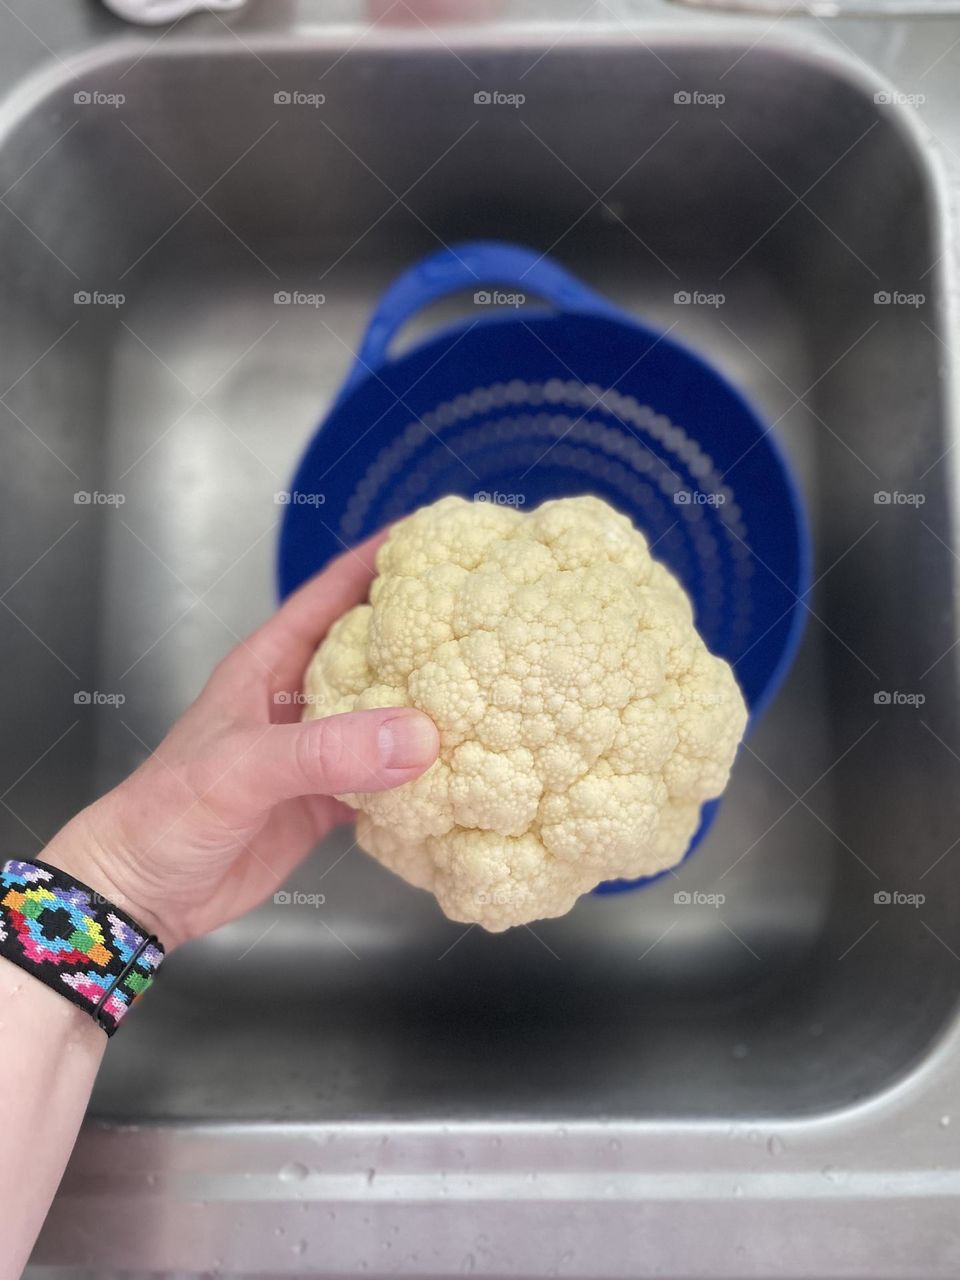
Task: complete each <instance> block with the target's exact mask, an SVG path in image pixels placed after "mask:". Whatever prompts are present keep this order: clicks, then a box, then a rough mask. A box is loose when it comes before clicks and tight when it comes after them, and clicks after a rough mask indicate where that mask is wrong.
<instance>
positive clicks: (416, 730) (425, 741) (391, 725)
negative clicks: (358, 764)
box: [377, 711, 437, 769]
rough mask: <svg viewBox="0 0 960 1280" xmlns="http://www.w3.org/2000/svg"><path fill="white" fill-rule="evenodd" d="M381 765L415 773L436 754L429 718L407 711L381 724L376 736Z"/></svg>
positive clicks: (417, 712)
mask: <svg viewBox="0 0 960 1280" xmlns="http://www.w3.org/2000/svg"><path fill="white" fill-rule="evenodd" d="M377 746H378V748H379V750H380V761H381V763H382V764H383V765H385V766H386V768H388V769H416V768H419V767H420V766H421V765H425V764H431V763H432V762H433V759H434V757H435V756H436V754H437V730H436V727H435V726H434V723H433V721H432V720H431V719H430V718H429V716H425V715H424V714H423V713H422V712H420V711H408V712H404V713H403V714H402V715H398V716H391V718H390V719H389V720H384V722H383V724H382V725H381V726H380V729H379V731H378V733H377Z"/></svg>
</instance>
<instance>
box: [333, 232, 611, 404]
mask: <svg viewBox="0 0 960 1280" xmlns="http://www.w3.org/2000/svg"><path fill="white" fill-rule="evenodd" d="M494 285H510V286H512V287H513V288H515V289H517V290H523V291H524V292H525V293H531V294H535V295H536V296H537V297H539V298H543V299H544V300H545V301H546V302H552V303H553V304H554V306H556V307H562V308H563V309H564V310H566V311H579V312H590V313H592V314H600V315H605V316H608V317H611V318H614V319H622V318H623V317H622V316H621V314H620V312H618V311H617V309H616V307H614V306H613V305H612V304H611V303H609V302H607V301H606V299H605V298H602V297H601V296H600V295H599V294H596V293H594V292H593V290H592V289H588V288H587V287H586V285H584V284H581V282H580V281H579V280H578V279H576V277H575V276H572V275H570V274H569V273H568V272H566V271H564V269H563V268H562V267H559V266H557V264H556V263H555V262H553V261H552V260H551V259H550V258H547V257H545V256H544V255H543V254H541V253H538V252H537V251H536V249H527V248H525V247H524V246H523V245H516V244H508V243H506V242H504V241H500V240H471V241H467V242H466V243H463V244H457V245H453V246H451V247H449V248H445V249H440V250H438V251H437V252H436V253H432V254H430V256H429V257H427V258H423V259H421V261H420V262H417V263H415V264H414V265H413V266H412V267H410V268H409V269H408V270H407V271H405V272H404V273H403V275H401V276H400V277H399V278H398V279H397V280H395V281H394V282H393V284H392V285H391V286H390V288H389V289H387V291H386V293H384V294H383V296H382V297H381V299H380V301H379V302H378V303H377V306H376V309H375V310H374V313H373V315H372V316H371V318H370V323H369V324H368V325H367V330H366V333H365V334H364V335H363V340H362V341H361V343H360V349H359V351H358V352H357V358H356V361H355V362H354V366H353V368H352V369H351V371H350V374H349V376H348V377H347V381H346V383H345V384H344V387H343V390H342V392H341V398H342V397H343V396H345V395H346V394H347V393H348V392H349V391H352V390H353V388H354V386H355V385H356V384H357V383H359V382H362V381H363V379H364V378H366V377H367V376H368V375H369V373H370V372H371V371H372V370H374V369H377V368H378V367H379V366H380V365H382V364H383V363H384V362H385V361H386V359H387V351H388V349H389V347H390V343H391V341H392V339H393V338H394V337H395V335H396V334H397V333H398V332H399V331H400V329H402V328H403V326H404V325H405V324H406V323H407V321H408V320H410V319H412V318H413V317H414V316H415V315H416V314H417V312H418V311H422V310H423V308H424V307H427V306H429V305H430V304H431V303H432V302H436V301H438V300H439V299H440V298H444V297H446V296H447V295H448V294H451V293H459V292H460V291H461V290H463V289H474V290H477V291H481V290H487V289H489V288H490V287H492V286H494Z"/></svg>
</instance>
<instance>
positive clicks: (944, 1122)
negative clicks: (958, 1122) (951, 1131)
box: [940, 1115, 950, 1129]
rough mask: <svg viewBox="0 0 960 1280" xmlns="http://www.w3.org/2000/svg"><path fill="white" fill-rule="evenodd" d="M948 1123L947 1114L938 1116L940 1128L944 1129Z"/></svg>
mask: <svg viewBox="0 0 960 1280" xmlns="http://www.w3.org/2000/svg"><path fill="white" fill-rule="evenodd" d="M949 1125H950V1117H949V1116H948V1115H942V1116H941V1117H940V1128H941V1129H946V1128H948V1127H949Z"/></svg>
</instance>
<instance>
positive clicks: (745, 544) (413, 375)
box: [278, 241, 810, 893]
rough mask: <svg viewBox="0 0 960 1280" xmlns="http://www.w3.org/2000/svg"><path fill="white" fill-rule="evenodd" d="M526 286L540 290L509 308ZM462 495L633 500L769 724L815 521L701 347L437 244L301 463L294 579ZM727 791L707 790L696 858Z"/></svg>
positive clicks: (490, 255)
mask: <svg viewBox="0 0 960 1280" xmlns="http://www.w3.org/2000/svg"><path fill="white" fill-rule="evenodd" d="M464 290H469V291H472V292H473V294H474V305H473V306H472V307H471V313H472V314H471V318H470V319H468V320H462V319H461V320H460V321H458V322H457V323H456V324H453V325H448V326H445V327H443V328H442V329H441V330H440V331H439V332H436V333H434V334H433V336H431V337H429V338H427V339H426V340H424V341H421V342H418V343H417V344H416V346H415V347H414V348H413V349H412V350H407V351H406V352H404V353H403V354H401V355H399V356H396V357H394V356H391V354H390V346H391V342H392V340H393V339H394V338H395V336H396V335H397V334H398V332H399V330H400V329H401V328H402V327H403V326H404V325H405V324H406V323H407V321H409V320H410V319H412V318H413V317H414V316H415V315H416V314H417V313H418V312H419V311H421V310H422V309H423V308H425V307H426V306H428V305H429V304H431V303H433V302H436V301H437V300H439V299H440V298H443V297H445V296H447V295H449V294H454V293H458V292H462V291H464ZM500 291H502V292H500ZM517 294H522V295H524V296H529V297H532V298H537V299H539V300H541V301H542V302H543V304H544V305H543V307H542V308H541V307H537V308H533V307H531V306H529V305H524V306H523V308H522V309H520V308H518V307H517V306H510V305H509V301H513V302H516V301H517V299H516V297H513V298H511V297H510V295H517ZM505 298H506V300H507V302H508V305H502V303H503V301H504V299H505ZM450 493H453V494H460V495H462V496H464V497H472V498H474V499H475V500H478V501H490V502H504V503H516V504H518V505H521V504H522V506H523V508H524V509H526V510H529V509H531V508H532V507H535V506H536V505H537V504H538V503H540V502H544V501H546V500H547V499H549V498H562V497H569V496H572V495H574V494H581V493H593V494H596V495H598V496H599V497H601V498H604V499H605V500H606V501H607V502H609V503H610V504H611V505H612V506H614V507H616V508H617V509H618V510H620V511H622V512H624V513H625V514H626V515H628V516H629V517H630V519H631V520H632V521H633V523H634V524H635V525H636V526H637V527H638V528H639V529H641V530H642V531H643V533H644V534H645V535H646V537H647V539H648V541H649V543H650V546H651V548H652V550H653V553H654V555H655V556H656V557H657V558H658V559H659V560H661V561H663V563H664V564H666V565H667V566H668V567H669V568H670V569H671V570H672V571H673V572H674V574H676V576H677V577H678V578H679V579H680V581H681V582H682V583H683V585H684V587H685V588H686V591H687V593H688V595H689V596H690V599H691V601H692V602H693V606H694V611H695V618H696V625H697V629H698V630H699V632H700V634H701V635H702V636H703V638H704V640H705V641H706V643H707V645H708V647H709V648H710V649H711V651H712V652H713V653H717V654H720V655H721V656H722V657H724V658H726V659H727V660H728V661H729V662H730V663H731V664H732V666H733V668H734V671H735V672H736V676H737V680H738V681H739V684H740V687H741V689H742V690H743V693H744V696H745V698H746V701H747V705H748V707H749V709H750V722H749V726H748V731H749V729H750V728H752V727H753V726H754V725H755V724H756V722H757V719H758V717H759V716H760V714H761V713H762V712H763V710H764V708H765V707H766V706H767V704H768V703H769V702H770V699H771V698H772V697H773V694H774V692H775V691H776V689H777V687H778V685H779V684H780V682H781V680H782V679H783V677H784V675H785V674H786V672H787V670H788V668H789V666H790V663H791V662H792V660H793V657H794V654H795V652H796V649H797V645H798V643H799V639H800V635H801V632H802V628H803V620H804V609H803V607H802V601H803V598H804V595H805V593H806V592H807V590H808V588H809V586H810V549H809V536H808V531H807V523H806V519H805V515H804V511H803V505H802V501H801V497H800V493H799V490H798V487H797V485H796V482H795V481H794V479H793V477H792V476H791V474H790V470H789V467H788V466H787V462H786V460H785V458H784V456H783V454H782V453H781V451H780V449H779V447H778V445H777V443H776V441H775V440H774V438H773V436H772V434H771V432H770V430H769V428H768V427H766V426H765V425H764V423H763V422H762V421H761V419H760V418H759V417H758V416H757V414H756V413H755V412H754V411H753V409H752V408H751V407H750V406H749V404H748V403H747V402H746V400H744V398H743V397H742V396H741V395H740V393H739V392H738V391H736V390H735V389H734V387H732V386H731V385H730V383H728V382H727V381H726V380H725V379H724V378H723V377H722V376H721V375H720V374H719V373H717V371H716V370H715V369H713V368H711V366H710V365H709V364H708V363H707V362H706V361H705V360H704V359H703V358H702V357H701V356H699V355H696V354H695V353H694V352H692V351H689V350H688V349H686V348H685V347H683V346H681V345H680V344H679V343H677V342H675V341H673V340H672V339H671V338H669V337H666V336H664V334H663V333H662V332H658V331H657V330H655V329H653V328H650V327H648V326H647V325H644V324H641V323H639V322H638V321H636V320H634V319H633V318H632V317H631V316H628V315H626V314H625V313H624V312H622V311H621V310H619V309H618V308H617V307H615V306H613V305H612V304H611V303H610V302H608V301H607V300H606V299H605V298H603V297H601V296H599V295H598V294H596V293H594V292H593V291H592V290H591V289H588V288H587V287H586V286H585V285H584V284H582V283H581V282H580V281H579V280H577V279H575V278H574V277H573V276H571V275H569V274H568V273H567V272H566V271H565V270H563V269H562V268H561V267H559V266H558V265H557V264H556V263H555V262H553V261H551V260H550V259H549V258H546V257H544V256H542V255H540V254H538V253H536V252H535V251H534V250H531V249H526V248H523V247H520V246H518V245H511V244H503V243H499V242H495V241H478V242H471V243H467V244H460V245H456V246H453V247H451V248H449V249H444V250H441V251H440V252H438V253H434V254H432V255H431V256H430V257H428V258H425V259H424V260H423V261H421V262H419V263H417V264H415V265H414V266H412V267H410V268H409V269H408V270H407V271H405V272H404V273H403V274H402V275H401V276H400V277H399V278H398V279H397V280H396V281H394V283H393V284H392V285H391V286H390V288H389V289H387V291H386V293H384V294H383V296H382V297H381V299H380V302H379V303H378V305H377V307H376V308H375V310H374V313H373V316H372V317H371V320H370V323H369V325H368V327H367V330H366V333H365V334H364V337H363V340H362V342H361V344H360V350H359V353H358V354H357V358H356V361H355V363H354V365H353V368H352V369H351V370H350V372H349V374H348V376H347V379H346V381H345V383H344V385H343V387H342V389H341V391H340V393H339V395H338V397H337V399H336V401H335V402H334V404H333V407H332V408H331V410H330V412H329V413H328V414H327V417H326V418H325V419H324V421H323V422H322V424H321V426H320V427H319V429H318V430H317V433H316V435H315V436H314V437H313V439H312V440H311V442H310V444H309V446H308V448H307V450H306V453H305V454H304V456H303V458H302V460H301V462H300V465H299V467H298V468H297V471H296V475H295V477H294V479H293V481H292V483H291V487H290V491H289V498H290V501H289V505H287V507H286V508H285V511H284V519H283V525H282V530H281V535H280V550H279V566H278V573H279V588H280V594H281V596H286V595H287V594H288V593H289V592H290V591H292V590H293V589H294V588H295V587H297V586H299V585H300V583H301V582H303V581H304V579H306V578H308V577H310V576H311V575H312V574H314V573H316V572H317V570H318V569H320V568H322V567H323V565H324V564H326V562H327V561H328V560H330V559H331V558H332V557H333V556H334V555H336V554H338V553H339V552H340V551H342V550H343V548H344V547H345V546H351V545H353V544H354V543H356V542H358V541H360V540H361V539H362V538H364V537H366V536H367V535H368V534H371V533H373V532H374V531H375V530H377V529H379V528H380V527H381V526H382V525H384V524H386V523H387V522H389V521H392V520H395V519H397V518H398V517H399V516H403V515H406V514H408V513H409V512H411V511H413V510H415V509H416V508H417V507H420V506H423V505H424V504H426V503H429V502H433V501H434V500H436V499H437V498H440V497H442V496H443V495H444V494H450ZM718 804H719V801H716V800H714V801H711V802H709V803H708V804H706V805H704V808H703V815H702V819H701V823H700V827H699V829H698V830H697V833H696V835H695V836H694V838H693V840H692V841H691V844H690V849H689V850H688V851H687V856H689V854H690V852H692V850H693V849H694V848H695V847H696V846H697V844H698V843H699V842H700V841H701V840H702V839H703V837H704V835H705V834H706V831H707V829H708V828H709V826H710V824H711V822H712V821H713V818H714V816H715V814H716V812H717V807H718ZM660 874H661V875H662V874H664V873H663V872H661V873H660ZM658 878H659V876H647V877H644V878H643V879H641V880H635V881H622V880H618V881H611V882H609V883H608V884H605V885H601V886H600V887H599V888H598V890H597V891H596V892H598V893H604V892H606V893H610V892H620V891H622V890H623V889H627V888H635V887H639V886H641V885H645V884H649V883H650V882H651V881H652V880H655V879H658Z"/></svg>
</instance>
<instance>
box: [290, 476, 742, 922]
mask: <svg viewBox="0 0 960 1280" xmlns="http://www.w3.org/2000/svg"><path fill="white" fill-rule="evenodd" d="M377 570H378V577H377V578H376V579H375V580H374V582H373V585H372V587H371V590H370V603H369V604H361V605H358V606H357V607H356V608H354V609H352V610H351V611H350V612H349V613H347V614H346V615H344V617H342V618H341V619H340V620H339V621H338V622H337V623H335V624H334V626H333V627H332V628H331V629H330V632H329V634H328V636H327V637H326V639H325V640H324V641H323V643H322V644H321V645H320V648H319V649H318V650H317V653H316V655H315V657H314V658H313V661H312V662H311V664H310V666H309V669H308V670H307V673H306V677H305V685H304V691H305V693H306V695H307V698H306V701H307V709H306V711H305V716H306V717H316V716H326V715H331V714H333V713H335V712H342V711H354V710H360V709H363V708H368V707H392V706H413V707H417V708H419V709H420V710H421V711H424V712H426V714H427V715H428V716H430V717H431V718H432V719H433V721H434V722H435V723H436V725H437V728H438V729H439V732H440V744H441V745H440V757H439V759H438V760H437V761H436V763H435V764H434V765H432V766H431V768H430V769H428V770H427V772H426V773H424V774H423V775H422V776H421V777H420V778H418V779H416V780H415V781H413V782H408V783H406V784H404V785H403V786H400V787H397V788H396V789H394V790H392V791H384V792H380V793H378V794H364V795H347V796H343V797H342V799H343V800H345V801H346V802H347V804H349V805H350V806H351V807H352V808H354V809H356V810H357V811H358V818H357V838H358V841H359V843H360V844H361V845H362V846H363V848H365V849H366V850H367V851H368V852H369V853H371V854H372V855H373V856H374V857H375V858H376V859H377V860H378V861H379V862H382V863H383V864H384V866H387V867H389V868H390V869H391V870H392V871H394V872H396V873H397V875H399V876H402V877H403V879H404V880H407V881H408V882H409V883H410V884H413V885H417V886H418V887H420V888H422V889H427V890H429V891H430V892H431V893H433V894H434V895H435V896H436V898H437V900H438V902H439V903H440V906H441V907H442V909H443V911H444V912H445V913H446V914H447V915H448V916H449V917H450V918H451V919H453V920H459V921H463V922H476V923H478V924H481V925H483V927H484V928H486V929H489V930H491V931H499V930H502V929H507V928H509V927H510V926H511V925H518V924H525V923H527V922H528V921H531V920H537V919H541V918H543V917H546V916H559V915H563V914H564V913H565V912H567V911H569V910H570V908H571V907H572V906H573V904H574V902H575V901H576V899H577V898H578V897H579V896H580V895H581V894H582V893H586V892H587V891H588V890H590V889H592V888H594V887H595V886H596V885H597V884H599V883H600V882H601V881H603V880H610V879H616V878H619V877H625V878H634V877H637V876H645V875H650V874H651V873H653V872H656V871H662V870H663V869H665V868H667V867H672V866H674V865H675V864H676V863H677V862H679V861H680V859H681V858H682V857H683V855H684V853H685V852H686V849H687V846H688V845H689V843H690V839H691V837H692V835H693V833H694V832H695V830H696V828H697V825H698V822H699V817H700V806H701V805H702V803H703V802H704V801H705V800H707V799H710V798H711V797H713V796H718V795H719V794H720V793H721V792H722V791H723V789H724V787H725V785H726V783H727V778H728V776H729V773H730V767H731V765H732V763H733V758H734V755H735V754H736V750H737V746H738V744H739V742H740V739H741V737H742V735H743V731H744V727H745V725H746V719H747V712H746V707H745V706H744V702H743V698H742V696H741V693H740V690H739V689H738V687H737V684H736V681H735V680H734V677H733V673H732V672H731V670H730V667H729V666H728V665H727V663H726V662H724V661H723V660H722V659H721V658H717V657H714V656H713V655H712V654H711V653H710V652H709V651H708V650H707V648H706V646H705V645H704V643H703V641H702V640H701V639H700V636H699V635H698V633H697V631H696V629H695V628H694V625H693V611H692V609H691V606H690V601H689V600H688V599H687V596H686V594H685V593H684V591H683V588H682V587H681V586H680V584H679V583H678V582H677V580H676V579H675V578H674V577H673V576H672V574H671V573H670V572H669V571H668V570H667V569H665V568H664V566H663V565H661V564H660V563H658V562H657V561H656V560H654V559H653V558H652V557H651V555H650V552H649V550H648V548H647V543H646V540H645V539H644V537H643V535H642V534H641V533H639V532H638V531H637V530H636V529H634V527H633V526H632V525H631V523H630V521H629V520H628V519H627V518H626V517H625V516H623V515H620V514H618V513H617V512H616V511H614V510H613V508H612V507H610V506H608V505H607V504H606V503H605V502H603V501H601V500H600V499H599V498H593V497H578V498H562V499H560V500H558V501H554V502H546V503H544V504H543V506H541V507H538V508H537V509H536V510H535V511H532V512H530V513H529V514H527V513H521V512H520V511H518V510H516V509H514V508H508V507H502V506H495V505H491V504H490V503H471V502H466V501H464V500H463V499H462V498H453V497H449V498H442V499H441V500H440V501H439V502H436V503H434V504H433V505H432V506H429V507H424V508H422V509H421V510H419V511H417V512H415V513H414V514H413V515H412V516H410V517H408V518H407V519H405V520H402V521H400V522H399V523H398V524H397V525H395V526H394V528H393V529H392V530H391V532H390V535H389V537H388V538H387V540H386V542H385V543H384V544H383V545H382V546H381V548H380V551H379V553H378V556H377Z"/></svg>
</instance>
